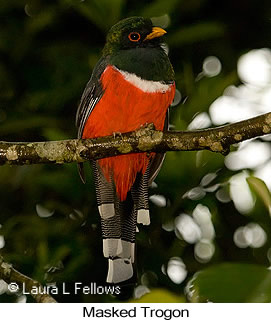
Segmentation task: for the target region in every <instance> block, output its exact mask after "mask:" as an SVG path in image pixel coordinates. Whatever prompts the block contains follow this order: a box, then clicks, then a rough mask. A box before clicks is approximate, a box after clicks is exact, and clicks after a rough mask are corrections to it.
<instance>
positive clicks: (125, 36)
mask: <svg viewBox="0 0 271 323" xmlns="http://www.w3.org/2000/svg"><path fill="white" fill-rule="evenodd" d="M165 33H166V31H165V30H164V29H162V28H160V27H154V26H153V24H152V21H151V20H150V19H146V18H142V17H131V18H126V19H123V20H121V21H119V22H118V23H117V24H116V25H114V26H113V27H112V28H111V29H110V30H109V32H108V35H107V38H106V44H105V47H104V49H103V56H107V57H109V64H112V65H114V66H116V67H117V68H119V69H121V70H123V71H127V72H130V73H134V74H136V75H137V76H139V77H141V78H143V79H145V80H153V81H163V82H172V81H173V80H174V71H173V68H172V66H171V64H170V61H169V59H168V56H167V54H166V53H165V51H164V49H163V48H162V47H161V43H162V36H163V35H164V34H165Z"/></svg>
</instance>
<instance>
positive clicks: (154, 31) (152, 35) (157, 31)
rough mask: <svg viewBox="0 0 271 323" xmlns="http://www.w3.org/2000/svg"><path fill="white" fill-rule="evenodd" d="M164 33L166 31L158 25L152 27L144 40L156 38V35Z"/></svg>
mask: <svg viewBox="0 0 271 323" xmlns="http://www.w3.org/2000/svg"><path fill="white" fill-rule="evenodd" d="M166 33H167V32H166V31H165V30H164V29H162V28H160V27H153V28H152V32H151V33H150V34H149V35H147V37H146V38H145V39H144V41H145V40H149V39H153V38H156V37H161V36H163V35H164V34H166Z"/></svg>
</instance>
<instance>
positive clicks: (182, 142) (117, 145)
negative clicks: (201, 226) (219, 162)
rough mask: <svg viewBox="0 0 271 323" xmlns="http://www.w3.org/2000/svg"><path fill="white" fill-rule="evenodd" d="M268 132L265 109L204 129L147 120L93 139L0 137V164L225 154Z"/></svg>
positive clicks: (270, 117)
mask: <svg viewBox="0 0 271 323" xmlns="http://www.w3.org/2000/svg"><path fill="white" fill-rule="evenodd" d="M270 133H271V113H266V114H263V115H260V116H257V117H255V118H251V119H248V120H244V121H240V122H236V123H232V124H229V125H226V126H223V127H217V128H210V129H206V130H196V131H170V132H162V131H158V130H155V128H154V126H153V125H152V124H148V125H146V126H144V127H142V128H140V129H138V130H136V131H134V132H128V133H124V134H117V135H115V136H107V137H100V138H95V139H71V140H61V141H46V142H30V143H21V142H4V141H0V165H5V164H9V165H29V164H48V163H58V164H63V163H72V162H77V163H78V162H84V161H88V160H91V159H100V158H104V157H111V156H116V155H120V154H129V153H139V152H147V151H154V152H166V151H191V150H210V151H213V152H218V153H222V154H226V153H228V152H229V149H230V146H231V145H232V144H236V143H239V142H241V141H244V140H247V139H251V138H255V137H259V136H263V135H266V134H270Z"/></svg>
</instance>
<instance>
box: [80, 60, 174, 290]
mask: <svg viewBox="0 0 271 323" xmlns="http://www.w3.org/2000/svg"><path fill="white" fill-rule="evenodd" d="M106 65H107V60H106V58H103V59H101V60H100V61H99V63H98V64H97V67H96V69H95V70H94V72H93V74H92V77H91V79H90V81H89V82H88V84H87V86H86V88H85V90H84V93H83V95H82V98H81V102H80V104H79V107H78V111H77V115H76V125H77V127H78V138H82V134H83V130H84V126H85V123H86V121H87V119H88V118H89V116H90V114H91V112H92V111H93V109H94V108H95V105H96V104H97V102H98V101H99V100H100V98H101V97H102V95H103V91H102V88H101V85H100V81H99V79H100V76H101V74H102V73H103V71H104V69H105V68H106ZM166 129H168V117H166V120H165V125H164V130H166ZM163 159H164V154H161V153H159V154H156V155H155V157H154V158H153V159H152V160H151V161H150V162H149V165H148V167H147V170H146V172H145V174H140V173H138V174H137V177H136V180H135V182H134V184H133V185H132V188H131V190H130V191H129V192H128V194H127V198H126V200H125V201H120V199H119V198H118V196H117V193H116V189H115V185H114V181H113V179H112V180H111V181H109V182H108V181H107V180H106V178H105V177H104V175H103V173H102V170H101V169H100V166H99V163H98V162H97V161H93V162H92V167H93V171H94V179H95V187H96V195H97V202H98V209H99V213H100V216H101V227H102V235H103V253H104V256H105V257H106V258H108V274H107V282H108V283H114V284H116V283H121V282H125V281H127V280H129V279H131V278H132V277H134V276H135V275H136V268H135V258H136V257H135V239H136V230H137V223H139V224H143V225H148V224H149V223H150V215H149V199H148V187H149V185H150V184H151V183H152V181H153V180H154V178H155V177H156V175H157V174H158V172H159V170H160V168H161V165H162V162H163ZM79 173H80V176H81V178H82V180H83V181H84V174H83V165H82V164H79Z"/></svg>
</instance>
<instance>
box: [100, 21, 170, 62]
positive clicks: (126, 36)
mask: <svg viewBox="0 0 271 323" xmlns="http://www.w3.org/2000/svg"><path fill="white" fill-rule="evenodd" d="M165 33H166V31H165V30H164V29H162V28H160V27H154V26H153V25H152V21H151V20H150V19H147V18H143V17H131V18H126V19H123V20H121V21H119V22H118V23H117V24H115V25H114V26H113V27H112V28H111V29H110V30H109V32H108V34H107V37H106V45H105V47H104V50H103V54H104V55H105V56H106V55H112V54H113V53H114V52H116V51H119V50H123V49H132V48H138V47H141V48H145V47H155V46H159V45H160V44H161V36H163V35H164V34H165Z"/></svg>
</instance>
